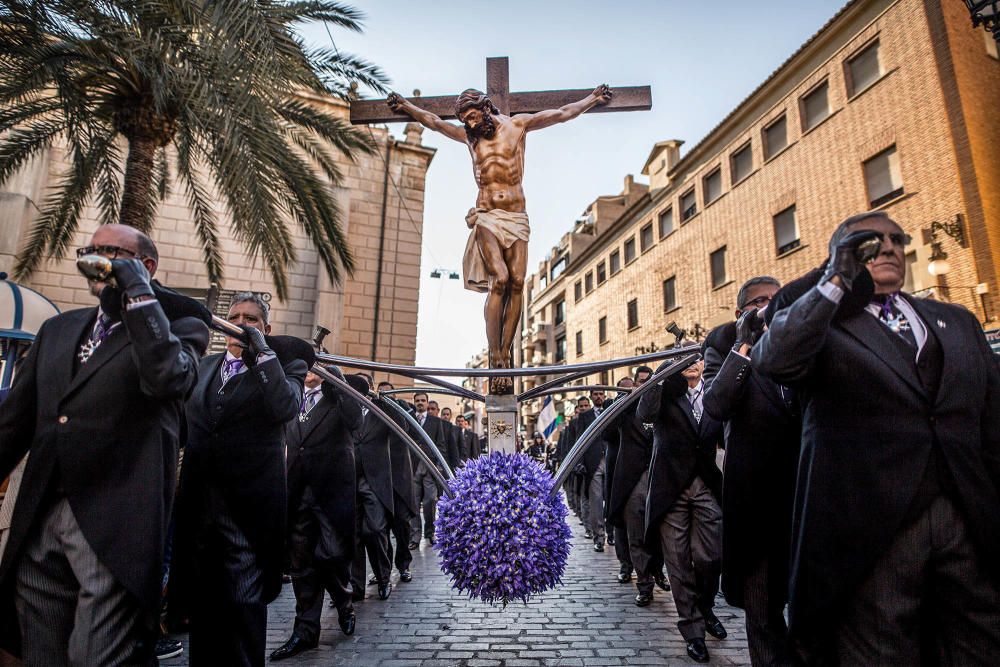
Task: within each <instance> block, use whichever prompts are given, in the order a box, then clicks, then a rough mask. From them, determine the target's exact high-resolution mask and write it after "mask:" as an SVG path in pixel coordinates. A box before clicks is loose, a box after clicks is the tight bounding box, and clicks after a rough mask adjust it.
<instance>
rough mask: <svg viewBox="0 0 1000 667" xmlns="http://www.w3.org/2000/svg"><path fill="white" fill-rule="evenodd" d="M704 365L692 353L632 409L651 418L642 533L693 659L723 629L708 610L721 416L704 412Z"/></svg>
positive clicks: (717, 555) (703, 658)
mask: <svg viewBox="0 0 1000 667" xmlns="http://www.w3.org/2000/svg"><path fill="white" fill-rule="evenodd" d="M670 363H673V362H671V361H669V360H668V361H666V362H664V364H663V365H662V366H661V369H662V368H664V367H665V366H666V365H669V364H670ZM703 367H704V362H702V361H698V362H696V363H694V364H692V365H691V366H690V367H688V368H686V369H684V370H683V371H682V372H681V373H678V374H676V375H672V376H671V377H669V378H667V379H666V380H662V381H661V383H658V386H656V387H654V388H652V389H650V390H649V391H648V392H646V393H645V394H644V395H643V397H642V398H640V399H639V409H638V410H637V416H638V418H639V419H640V420H641V421H642V422H643V423H652V424H653V459H652V462H651V463H650V467H649V495H648V496H647V498H646V530H645V539H646V540H647V541H650V542H651V541H652V540H655V539H659V540H660V547H661V549H662V552H663V561H664V563H665V564H666V566H667V572H669V573H670V585H671V588H672V591H673V596H674V603H675V605H676V606H677V615H678V616H679V617H680V620H679V621H678V622H677V627H678V628H679V629H680V631H681V635H682V636H683V637H684V639H685V640H686V641H687V653H688V655H689V656H691V658H692V659H694V660H695V661H697V662H708V659H709V655H708V648H707V647H706V646H705V632H706V631H707V632H708V633H709V634H711V635H712V636H713V637H716V638H719V639H722V638H724V637H725V636H726V630H725V628H723V627H722V623H720V622H719V619H718V618H716V616H715V613H714V612H713V611H712V608H713V607H714V606H715V594H716V593H717V592H718V590H719V573H720V570H721V560H722V510H721V509H720V508H719V502H718V498H719V497H720V495H721V493H720V492H721V486H722V473H721V472H720V471H719V468H718V467H717V466H716V464H715V453H716V451H717V448H718V446H719V445H720V444H721V442H722V424H721V423H720V422H718V421H717V420H716V419H715V418H714V417H712V416H711V415H708V414H705V413H704V409H703V405H702V396H703V393H704V384H703V383H702V379H701V374H702V369H703Z"/></svg>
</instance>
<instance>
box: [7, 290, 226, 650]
mask: <svg viewBox="0 0 1000 667" xmlns="http://www.w3.org/2000/svg"><path fill="white" fill-rule="evenodd" d="M96 317H97V308H85V309H81V310H72V311H69V312H66V313H63V314H62V315H57V316H55V317H53V318H52V319H50V320H48V321H46V322H45V323H44V324H43V325H42V327H41V329H40V330H39V332H38V336H37V337H36V338H35V341H34V343H33V344H32V346H31V348H30V350H29V352H28V355H27V357H26V358H25V360H24V361H23V363H22V364H21V365H20V366H19V369H18V374H17V377H16V378H15V380H14V386H13V387H12V388H11V391H10V393H9V395H8V396H7V399H6V401H5V402H4V404H3V407H2V409H0V478H4V477H7V476H8V475H9V474H10V473H11V471H13V469H14V467H15V466H16V465H17V464H18V462H19V461H20V460H21V458H23V457H24V455H25V454H26V453H28V452H30V453H31V456H30V457H29V459H28V463H27V466H26V467H25V470H24V477H23V479H22V482H21V489H20V493H19V494H18V498H17V504H16V506H15V509H14V514H13V517H12V523H11V529H10V538H9V541H8V543H7V548H6V552H5V553H4V557H3V563H2V565H0V590H2V593H0V594H2V596H3V597H2V599H3V603H4V605H7V604H8V603H10V605H11V607H12V606H13V597H12V591H11V586H12V584H13V576H12V575H13V573H14V572H15V571H16V567H15V565H16V563H17V562H18V559H19V558H20V556H21V551H22V549H23V547H24V543H25V539H26V538H27V537H28V535H29V534H30V533H31V532H32V531H33V530H34V528H35V527H36V525H37V523H38V520H39V519H40V518H41V517H42V516H43V514H44V512H43V509H44V507H43V505H44V502H45V498H46V496H47V495H48V494H51V493H52V492H54V491H55V489H54V488H53V487H54V485H55V484H56V483H57V480H58V483H59V484H60V485H61V487H62V492H63V493H64V494H65V496H66V498H67V499H68V500H69V504H70V507H72V509H73V514H74V516H75V517H76V520H77V523H79V525H80V530H81V531H82V532H83V535H84V537H85V538H86V539H87V543H88V544H89V545H90V546H91V548H93V550H94V552H95V553H96V554H97V557H98V558H99V559H100V561H101V562H102V563H103V564H104V565H105V566H107V568H108V569H109V570H111V573H112V574H113V575H114V577H115V579H116V580H117V581H118V582H119V583H120V584H121V585H122V586H123V587H124V588H125V589H127V590H128V591H129V593H131V594H132V595H133V596H135V598H136V599H138V600H139V601H140V602H141V603H142V604H143V605H144V606H145V607H146V608H147V609H149V610H154V609H156V607H157V605H158V603H159V599H160V576H161V574H162V573H161V567H162V562H163V545H164V540H165V536H166V531H167V523H168V520H169V517H170V507H171V503H172V501H173V497H174V487H175V485H176V472H177V454H178V444H179V437H180V433H181V429H182V427H183V420H184V411H183V410H184V399H185V398H186V397H187V395H188V394H189V393H190V391H191V389H192V387H194V386H195V383H196V382H197V380H198V358H199V357H200V356H201V355H202V354H203V353H204V351H205V347H206V346H207V345H208V329H207V328H206V327H205V325H204V324H203V323H202V322H200V321H199V320H197V319H196V318H193V317H182V318H179V319H177V320H175V321H173V322H171V321H169V320H168V319H167V317H166V315H164V313H163V310H162V309H161V307H160V305H159V304H158V303H154V304H151V305H148V306H142V307H140V308H136V309H133V310H127V311H124V312H123V315H122V317H123V323H122V325H120V326H119V327H117V328H116V329H115V330H114V331H112V333H111V334H110V335H109V336H108V338H107V339H105V341H104V342H103V343H101V345H100V346H99V347H98V348H97V350H96V351H95V352H94V354H93V356H91V358H90V359H89V360H88V361H87V363H85V364H82V365H80V366H79V369H78V370H77V371H76V373H75V374H74V362H75V357H76V354H77V352H78V351H79V346H80V343H81V342H82V341H83V340H85V339H86V337H87V336H88V335H89V334H90V331H91V328H92V327H93V325H94V322H95V320H96ZM5 611H12V609H11V608H8V609H6V610H5ZM5 617H7V614H5ZM3 636H4V639H5V641H6V640H12V643H11V644H10V645H11V646H16V640H17V626H16V622H15V624H14V626H13V627H5V628H4V631H3Z"/></svg>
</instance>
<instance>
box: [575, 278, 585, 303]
mask: <svg viewBox="0 0 1000 667" xmlns="http://www.w3.org/2000/svg"><path fill="white" fill-rule="evenodd" d="M582 298H583V283H582V282H580V281H579V280H577V281H576V282H575V283H573V300H574V301H579V300H580V299H582Z"/></svg>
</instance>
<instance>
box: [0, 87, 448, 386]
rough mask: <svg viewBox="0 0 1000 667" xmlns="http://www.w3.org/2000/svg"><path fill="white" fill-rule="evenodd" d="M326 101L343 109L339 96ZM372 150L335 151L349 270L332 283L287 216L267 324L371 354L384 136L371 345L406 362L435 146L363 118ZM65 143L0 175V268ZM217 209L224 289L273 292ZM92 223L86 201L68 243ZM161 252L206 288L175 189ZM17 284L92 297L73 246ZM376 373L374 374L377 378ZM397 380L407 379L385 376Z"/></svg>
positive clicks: (173, 275)
mask: <svg viewBox="0 0 1000 667" xmlns="http://www.w3.org/2000/svg"><path fill="white" fill-rule="evenodd" d="M314 102H316V103H320V104H323V103H325V104H327V105H328V108H331V109H333V110H334V112H335V113H337V114H338V115H341V116H343V117H344V118H345V119H346V118H347V107H346V104H344V103H341V102H339V101H329V100H328V101H316V100H314ZM372 133H373V136H374V138H375V140H376V142H377V143H378V153H379V154H376V155H370V156H360V157H358V158H357V160H356V161H353V162H352V161H351V160H348V159H347V158H345V157H343V156H340V155H339V154H338V163H339V166H340V167H341V169H342V170H343V173H344V175H345V178H344V182H343V183H342V187H341V188H338V190H337V197H338V200H339V202H340V204H341V209H342V211H343V213H344V215H343V221H344V224H345V227H346V231H347V237H348V240H349V242H350V244H351V250H352V252H353V254H354V257H355V260H356V270H355V272H354V275H353V276H352V277H349V278H347V279H346V280H345V281H344V283H343V284H342V285H339V286H333V285H331V283H330V280H329V278H328V277H327V276H326V273H325V271H323V270H321V268H320V265H319V262H318V258H317V253H316V251H315V250H314V248H313V247H312V244H311V242H310V241H309V240H308V238H307V237H306V235H305V234H304V232H303V231H302V230H301V229H300V228H298V227H297V226H295V225H292V226H291V230H292V237H293V244H294V247H295V252H296V255H297V258H298V261H297V262H296V263H295V265H294V266H292V267H291V268H290V270H289V274H290V275H289V284H290V288H289V298H288V300H287V301H285V302H284V303H279V302H278V301H277V298H274V299H273V300H272V301H271V306H272V324H273V326H274V331H275V333H284V334H291V335H295V336H300V337H304V338H311V337H312V335H313V331H314V326H315V325H316V324H322V325H324V326H326V327H327V328H329V329H331V330H332V333H331V334H330V336H329V337H328V338H327V339H326V342H325V345H326V347H327V349H329V350H330V351H331V352H334V353H337V354H343V355H347V356H353V357H359V358H364V359H368V358H371V351H372V333H373V322H374V318H375V285H376V280H377V277H376V276H377V273H378V266H379V262H378V248H379V237H380V233H381V225H382V199H383V185H384V183H385V180H384V175H385V166H384V165H385V162H384V157H385V155H386V142H387V141H388V142H390V143H391V144H392V147H391V151H390V157H389V162H388V164H389V173H390V176H391V180H390V181H389V185H388V193H387V200H386V207H385V208H386V216H385V244H384V255H383V262H382V289H381V304H380V307H379V313H380V314H379V333H378V340H377V342H376V349H377V354H376V356H377V357H378V360H379V361H383V362H388V363H394V364H413V362H414V359H415V354H416V335H417V285H418V284H419V276H420V246H421V241H422V235H423V205H424V183H425V176H426V173H427V168H428V166H429V164H430V162H431V159H432V158H433V155H434V149H432V148H428V147H425V146H422V145H421V144H420V132H419V130H418V129H416V126H413V127H410V126H408V127H407V138H406V140H397V139H395V138H393V137H392V136H391V135H390V134H389V133H388V131H387V130H385V129H383V128H372ZM65 164H66V163H65V156H64V151H63V150H62V149H61V148H59V147H56V148H53V149H52V150H51V151H50V152H49V154H47V155H45V156H44V157H43V158H42V159H38V160H36V161H34V163H32V164H31V165H30V166H29V167H28V168H27V169H26V170H25V171H24V172H22V174H19V175H18V176H17V177H15V178H14V179H12V181H10V182H9V183H6V184H4V186H3V188H2V189H3V190H4V191H3V192H0V213H2V214H3V215H4V221H5V222H4V224H3V232H2V233H0V270H7V271H10V269H11V268H12V267H13V264H14V261H13V255H14V253H15V252H16V250H17V248H18V247H19V246H20V243H21V241H22V240H23V239H24V238H25V236H26V235H27V233H28V229H29V226H30V222H31V220H33V219H34V217H35V215H36V213H35V210H36V209H35V205H36V204H37V205H40V202H41V201H42V200H43V199H44V197H45V194H46V193H45V186H46V185H47V184H50V183H52V182H54V181H55V180H56V178H57V177H58V175H59V174H60V173H61V171H62V170H63V169H65ZM216 210H217V213H218V214H219V219H220V223H222V241H223V243H222V245H223V256H224V262H225V283H224V285H223V287H224V288H226V289H233V290H254V291H261V292H270V293H273V292H274V284H273V282H272V281H271V279H270V277H269V275H268V274H267V272H266V271H265V270H264V268H263V264H262V263H261V262H260V261H258V262H256V263H254V262H253V261H252V260H251V259H250V258H249V257H247V255H246V254H245V253H244V251H243V249H242V247H241V246H240V244H239V243H237V241H236V240H235V238H234V236H233V233H232V229H231V228H230V226H229V225H228V224H226V217H225V216H224V214H223V210H222V207H221V205H220V204H219V203H218V202H217V204H216ZM96 226H97V221H96V217H95V211H94V210H93V209H88V210H87V211H86V212H85V213H84V216H83V221H82V224H81V226H80V230H79V232H78V233H77V234H76V237H75V238H74V239H73V241H72V243H71V248H76V247H79V246H81V245H85V244H86V242H87V240H88V239H89V237H90V235H91V233H92V232H93V230H94V229H95V227H96ZM152 236H153V239H154V241H155V242H156V244H157V247H158V249H159V252H160V265H159V270H158V273H157V277H158V278H159V279H160V280H161V281H162V282H163V283H164V284H166V285H168V286H172V287H181V288H197V289H206V288H208V286H209V284H208V278H207V274H206V271H205V268H204V266H203V263H202V261H201V250H200V246H199V244H198V240H197V237H196V235H195V229H194V225H193V223H192V222H191V216H190V214H189V212H188V209H187V206H186V203H185V199H184V196H183V192H174V193H172V194H171V195H170V196H169V197H168V199H167V200H166V201H165V202H164V203H163V204H162V205H161V206H160V208H159V211H158V213H157V219H156V223H155V230H154V232H153V234H152ZM26 284H27V285H28V286H30V287H33V288H35V289H37V290H39V291H40V292H42V293H43V294H45V295H46V296H47V297H49V298H50V299H52V300H53V301H54V302H55V303H56V304H57V305H58V306H59V307H60V308H61V309H68V308H74V307H80V306H91V305H93V303H94V300H93V298H92V297H91V296H90V295H89V293H88V292H87V290H86V284H85V282H84V280H83V279H82V278H81V276H80V275H79V274H78V273H77V271H76V268H75V265H74V263H73V257H72V251H71V252H70V253H69V255H68V256H67V257H66V258H65V259H62V260H52V261H49V262H47V263H45V264H44V265H43V266H42V267H41V268H40V269H39V270H38V271H37V272H36V273H35V275H34V276H33V277H32V278H31V279H30V280H28V281H26ZM377 379H378V380H381V379H383V377H382V376H379V377H378V378H377ZM394 379H395V380H397V381H398V383H399V384H400V385H407V384H410V381H408V380H404V379H402V378H394Z"/></svg>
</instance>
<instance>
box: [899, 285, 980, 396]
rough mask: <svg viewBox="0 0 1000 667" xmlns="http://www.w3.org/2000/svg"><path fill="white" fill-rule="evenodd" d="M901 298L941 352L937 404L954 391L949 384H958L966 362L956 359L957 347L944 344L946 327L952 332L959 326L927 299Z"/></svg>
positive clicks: (942, 309) (908, 296)
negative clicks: (915, 313) (918, 318)
mask: <svg viewBox="0 0 1000 667" xmlns="http://www.w3.org/2000/svg"><path fill="white" fill-rule="evenodd" d="M903 298H904V299H906V302H907V303H908V304H910V306H912V307H913V309H914V310H915V311H917V315H919V316H920V319H921V320H923V322H924V328H925V329H926V330H927V336H928V337H930V336H934V338H935V339H936V340H937V343H938V349H939V350H941V382H940V385H939V386H938V388H937V392H936V393H935V395H934V402H935V403H938V402H940V401H941V399H942V398H943V397H944V396H948V395H949V392H951V391H954V390H955V389H956V387H954V386H952V385H951V383H953V382H954V383H956V384H957V383H958V381H959V378H960V377H962V367H963V365H964V364H965V363H967V360H964V359H959V358H956V355H959V348H958V346H955V345H945V344H944V342H945V338H946V337H947V336H948V333H947V332H948V327H949V326H950V327H951V330H952V331H954V330H955V328H956V327H958V326H959V322H957V321H955V319H954V318H952V317H951V316H950V313H949V312H948V311H947V310H946V309H944V308H938V307H937V304H935V303H933V302H931V301H930V300H928V299H916V298H913V297H912V296H910V295H908V294H906V295H904V296H903ZM925 345H926V343H925ZM955 395H956V396H957V395H959V394H955Z"/></svg>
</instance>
